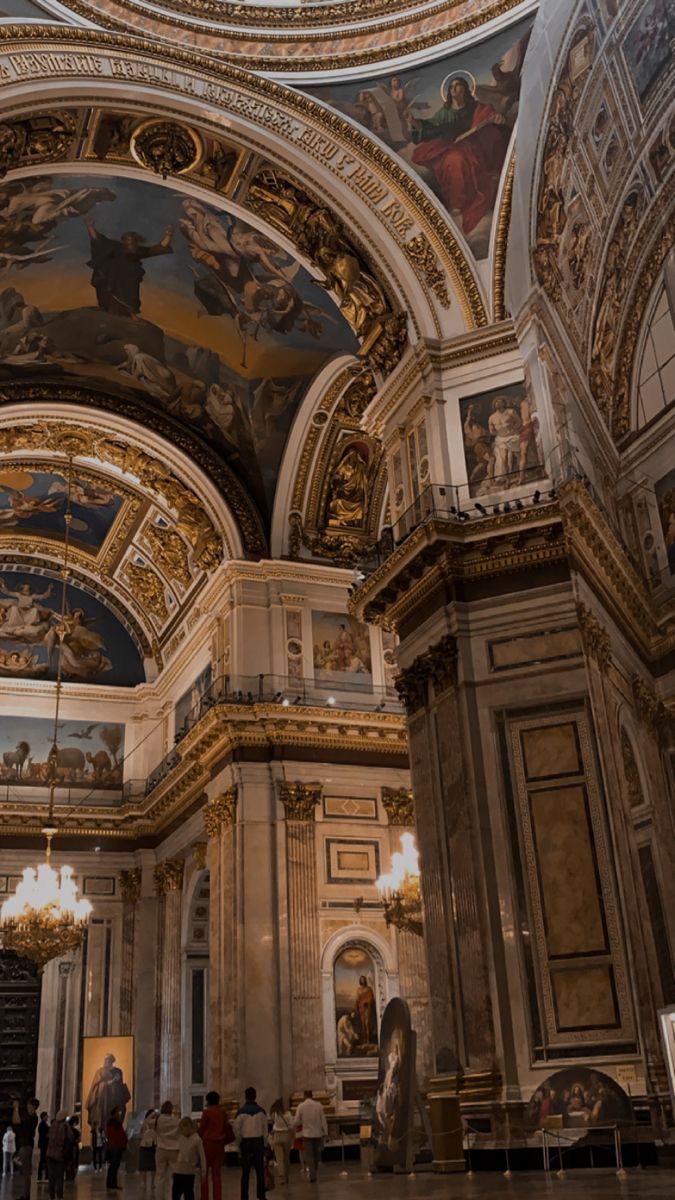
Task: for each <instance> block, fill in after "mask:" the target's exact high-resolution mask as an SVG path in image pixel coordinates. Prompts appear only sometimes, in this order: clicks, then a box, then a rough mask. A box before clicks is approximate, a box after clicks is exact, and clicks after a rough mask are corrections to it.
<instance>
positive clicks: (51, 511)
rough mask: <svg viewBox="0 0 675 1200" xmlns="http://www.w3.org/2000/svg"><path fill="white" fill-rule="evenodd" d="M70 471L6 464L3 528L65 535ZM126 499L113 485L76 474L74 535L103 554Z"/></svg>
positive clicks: (0, 513)
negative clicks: (26, 467) (45, 469)
mask: <svg viewBox="0 0 675 1200" xmlns="http://www.w3.org/2000/svg"><path fill="white" fill-rule="evenodd" d="M67 490H68V483H67V478H66V476H65V475H62V474H59V473H58V472H53V471H33V470H26V469H25V468H24V467H14V466H12V467H7V468H5V467H3V468H2V469H0V533H2V532H3V531H4V530H6V529H11V530H12V531H17V532H18V531H21V532H22V533H24V532H25V533H26V534H29V535H35V536H37V537H47V538H57V539H61V538H62V537H63V532H64V515H65V512H66V493H67ZM123 503H124V501H123V498H122V496H120V495H116V493H115V491H113V489H112V488H111V487H110V486H106V485H102V484H100V483H94V482H93V481H92V480H91V479H87V478H85V477H77V476H76V477H75V478H74V479H73V481H72V485H71V517H72V520H71V522H70V540H71V543H72V544H73V545H74V546H77V547H78V548H80V549H82V550H83V551H85V552H86V551H90V552H93V553H94V554H98V553H99V552H100V550H101V549H102V547H103V545H104V543H105V541H106V539H107V538H108V537H109V535H110V532H111V530H112V528H113V526H114V524H115V521H116V518H117V516H118V513H119V512H120V509H121V508H122V505H123Z"/></svg>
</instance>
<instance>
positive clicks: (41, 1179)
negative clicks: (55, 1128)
mask: <svg viewBox="0 0 675 1200" xmlns="http://www.w3.org/2000/svg"><path fill="white" fill-rule="evenodd" d="M37 1141H38V1150H39V1151H40V1158H39V1161H38V1170H37V1181H38V1183H46V1182H47V1143H48V1142H49V1115H48V1113H46V1112H43V1113H40V1123H39V1125H38V1127H37Z"/></svg>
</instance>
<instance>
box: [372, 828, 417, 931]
mask: <svg viewBox="0 0 675 1200" xmlns="http://www.w3.org/2000/svg"><path fill="white" fill-rule="evenodd" d="M375 887H376V888H377V890H378V892H379V893H380V895H381V897H382V903H383V905H384V919H385V921H386V923H387V925H394V926H395V927H396V928H397V929H401V930H403V931H405V932H406V933H415V934H417V935H418V937H421V935H422V931H423V928H422V893H421V891H420V864H419V853H418V851H417V846H416V845H415V838H414V836H413V834H412V833H402V834H401V849H400V850H396V851H395V852H394V853H393V854H392V856H391V870H390V871H389V872H388V873H387V874H384V875H380V877H379V879H376V880H375Z"/></svg>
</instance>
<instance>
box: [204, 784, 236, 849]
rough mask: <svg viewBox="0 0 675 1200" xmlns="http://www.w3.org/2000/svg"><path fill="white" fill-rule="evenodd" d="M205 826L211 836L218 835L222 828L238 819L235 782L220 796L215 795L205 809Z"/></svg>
mask: <svg viewBox="0 0 675 1200" xmlns="http://www.w3.org/2000/svg"><path fill="white" fill-rule="evenodd" d="M203 816H204V828H205V829H206V832H207V834H208V836H209V837H210V838H212V837H218V834H219V833H220V831H221V829H222V828H223V827H224V826H227V825H234V824H235V823H236V820H237V785H236V784H233V785H232V787H229V788H228V789H227V790H226V791H224V792H221V793H220V795H219V796H214V798H213V800H210V801H209V803H208V804H207V805H206V808H205V809H204V813H203Z"/></svg>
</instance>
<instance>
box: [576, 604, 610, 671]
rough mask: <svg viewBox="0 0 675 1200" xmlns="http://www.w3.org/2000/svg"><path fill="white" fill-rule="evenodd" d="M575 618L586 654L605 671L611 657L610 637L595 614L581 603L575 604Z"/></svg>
mask: <svg viewBox="0 0 675 1200" xmlns="http://www.w3.org/2000/svg"><path fill="white" fill-rule="evenodd" d="M577 617H578V620H579V629H580V631H581V638H582V641H583V643H584V649H585V651H586V654H587V655H588V656H589V658H594V659H595V661H596V662H597V664H598V666H599V667H601V668H602V670H603V671H606V670H607V667H608V666H609V664H610V660H611V657H612V639H611V637H610V636H609V634H608V632H607V630H606V629H605V627H604V625H603V624H602V623H601V622H600V621H599V620H598V618H597V617H596V615H595V613H594V612H593V611H592V610H591V609H590V608H587V607H586V605H585V604H582V603H581V602H579V604H577Z"/></svg>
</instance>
